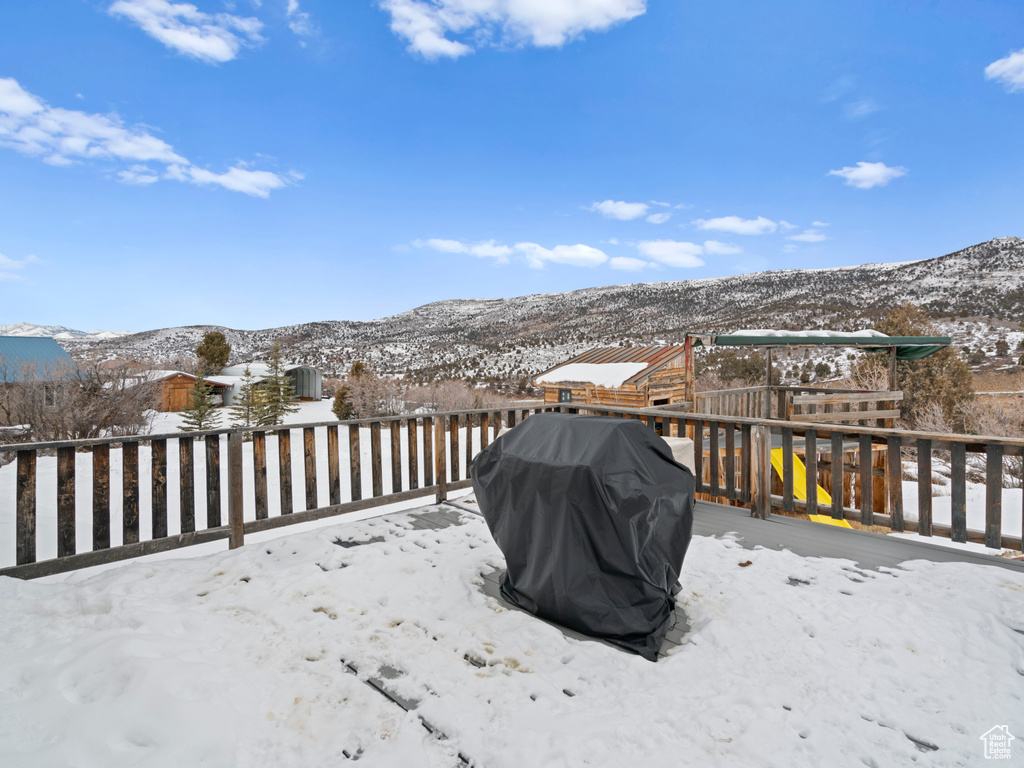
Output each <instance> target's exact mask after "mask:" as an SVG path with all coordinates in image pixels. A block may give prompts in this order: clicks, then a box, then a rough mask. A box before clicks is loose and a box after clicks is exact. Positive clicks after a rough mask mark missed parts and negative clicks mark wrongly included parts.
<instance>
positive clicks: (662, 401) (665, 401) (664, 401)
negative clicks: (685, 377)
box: [654, 397, 668, 405]
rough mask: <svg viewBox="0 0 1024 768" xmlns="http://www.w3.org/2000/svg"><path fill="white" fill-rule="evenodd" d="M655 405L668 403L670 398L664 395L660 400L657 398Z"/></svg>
mask: <svg viewBox="0 0 1024 768" xmlns="http://www.w3.org/2000/svg"><path fill="white" fill-rule="evenodd" d="M654 405H668V398H667V397H663V398H661V399H660V400H655V401H654Z"/></svg>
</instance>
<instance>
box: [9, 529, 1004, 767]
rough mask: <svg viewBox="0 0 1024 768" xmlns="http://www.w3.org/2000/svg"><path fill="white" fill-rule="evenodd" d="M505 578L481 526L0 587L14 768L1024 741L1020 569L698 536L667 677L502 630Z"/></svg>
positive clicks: (533, 760) (754, 758)
mask: <svg viewBox="0 0 1024 768" xmlns="http://www.w3.org/2000/svg"><path fill="white" fill-rule="evenodd" d="M340 542H343V543H345V544H346V545H348V546H340V545H339V543H340ZM747 561H749V564H748V565H747V566H746V567H741V565H742V564H744V563H747ZM502 566H503V561H502V557H501V554H500V552H499V551H498V549H497V547H496V546H495V545H494V543H493V542H492V540H491V538H490V535H489V533H488V531H487V528H486V526H485V524H484V522H483V520H482V519H481V518H480V517H478V516H476V515H469V514H466V515H465V516H464V518H463V521H462V524H461V525H455V526H451V527H448V528H445V529H443V530H418V529H414V528H413V527H412V526H411V525H410V524H409V521H408V519H403V518H402V517H401V516H392V517H389V518H382V519H376V520H368V521H363V522H356V523H350V524H343V523H342V524H338V525H335V526H332V527H328V528H322V529H320V530H317V531H312V532H307V533H302V534H298V535H292V536H288V537H285V538H280V539H277V540H275V541H273V542H270V543H267V544H263V545H248V546H246V547H244V548H242V549H239V550H235V551H232V552H223V553H220V554H216V555H211V556H208V557H203V558H198V559H181V560H171V561H164V562H160V563H152V562H148V563H142V562H139V563H134V564H130V565H127V566H124V567H121V568H117V569H115V570H112V571H109V572H106V573H102V574H100V575H98V576H93V577H82V576H71V577H70V578H69V579H68V580H67V581H66V582H64V583H45V584H44V583H38V582H21V581H18V580H15V579H0V611H2V612H3V616H4V621H3V622H2V624H0V763H2V764H4V765H12V766H13V765H17V766H20V767H21V768H31V767H33V766H40V767H43V766H45V767H47V768H48V767H49V766H54V765H97V766H99V765H102V766H105V767H106V768H116V767H117V766H192V765H208V766H273V767H274V768H286V767H288V766H296V767H297V768H298V767H301V768H321V767H324V768H326V767H327V766H331V767H332V768H334V767H336V766H339V765H345V764H348V762H349V760H352V759H357V758H358V759H359V760H360V765H366V766H387V767H389V768H391V767H393V766H403V768H418V767H419V766H425V767H426V766H430V767H431V768H438V767H440V766H453V767H454V766H459V765H467V764H469V765H479V766H487V767H488V768H503V767H506V768H521V767H522V766H583V765H589V766H609V767H614V768H620V767H621V766H629V765H650V766H691V765H692V766H707V765H722V766H740V765H742V766H779V765H786V766H834V767H839V766H856V767H857V768H861V767H862V766H864V765H869V766H876V767H877V768H886V767H888V766H892V767H893V768H896V767H899V768H903V767H904V766H908V765H929V766H962V765H973V764H981V763H982V746H983V745H982V742H981V741H980V740H979V739H980V737H981V735H982V734H984V733H985V732H986V731H988V730H989V729H990V728H992V727H993V725H996V724H1007V725H1008V726H1009V729H1010V731H1011V733H1015V734H1020V733H1024V720H1022V718H1021V712H1024V686H1022V685H1021V684H1020V682H1019V681H1020V680H1021V679H1022V678H1021V676H1022V675H1024V599H1022V595H1024V575H1022V574H1020V573H1018V572H1015V571H1009V570H1004V569H1001V568H995V567H989V566H981V565H968V564H963V563H929V562H923V561H918V562H912V563H907V564H906V565H905V567H904V568H903V569H896V570H888V569H883V570H882V571H881V572H878V571H865V570H861V569H859V568H857V567H855V566H854V565H853V564H852V563H850V562H848V561H843V560H832V559H815V558H801V557H799V556H797V555H794V554H792V553H790V552H787V551H773V550H766V549H756V550H753V551H751V550H747V549H742V548H740V546H739V545H738V544H737V543H736V541H734V540H733V539H732V538H730V537H725V538H702V537H696V538H695V539H694V541H693V544H692V546H691V548H690V551H689V554H688V555H687V559H686V562H685V563H684V566H683V572H682V577H681V581H682V585H683V589H682V592H680V594H679V596H678V598H677V600H678V605H679V607H680V608H681V609H682V610H683V611H684V612H685V615H686V617H687V619H688V621H689V625H690V630H689V632H688V634H687V636H686V642H685V643H684V644H683V645H682V646H681V647H680V648H679V649H678V650H677V651H676V652H675V653H674V654H673V655H671V656H669V657H667V658H665V659H663V660H661V661H659V662H658V663H657V664H653V663H650V662H648V661H645V660H643V659H641V658H639V657H637V656H632V655H629V654H626V653H625V652H622V651H619V650H616V649H614V648H612V647H610V646H607V645H604V644H601V643H597V642H591V641H578V640H573V639H570V638H567V637H566V636H565V635H563V634H562V633H561V632H560V631H559V630H558V629H557V628H555V627H553V626H551V625H549V624H547V623H545V622H542V621H539V620H537V619H535V618H533V617H531V616H528V615H527V614H525V613H523V612H521V611H514V610H508V609H507V608H505V607H504V606H503V605H502V604H501V603H499V602H498V601H497V600H495V599H494V598H491V597H488V596H487V595H486V594H484V592H483V591H482V585H483V579H482V574H484V573H487V572H490V571H491V569H493V568H500V567H502ZM372 676H378V677H383V676H386V677H388V678H389V679H388V685H389V686H390V688H391V689H392V690H393V691H394V692H395V694H397V695H398V696H400V697H402V698H403V699H404V700H406V701H410V702H414V703H416V709H415V710H414V711H412V712H408V713H407V712H405V711H403V709H402V708H400V707H399V706H398V705H397V704H395V703H394V702H393V701H391V700H389V699H387V698H385V697H384V696H382V695H381V694H380V693H379V692H378V691H376V690H374V689H373V688H371V687H370V686H369V685H367V684H366V682H365V681H366V680H367V679H368V678H369V677H372ZM421 718H422V720H421ZM424 722H426V723H429V725H430V727H431V728H432V729H433V731H434V734H443V738H442V737H441V736H438V735H432V733H430V732H428V730H427V729H425V728H424V727H423V723H424ZM1016 747H1017V745H1014V749H1016Z"/></svg>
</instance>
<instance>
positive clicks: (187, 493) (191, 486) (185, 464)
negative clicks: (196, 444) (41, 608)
mask: <svg viewBox="0 0 1024 768" xmlns="http://www.w3.org/2000/svg"><path fill="white" fill-rule="evenodd" d="M178 481H179V482H178V502H179V512H180V513H181V514H180V518H181V532H182V533H192V532H193V531H194V530H195V529H196V486H195V459H194V457H193V440H192V438H191V437H179V438H178Z"/></svg>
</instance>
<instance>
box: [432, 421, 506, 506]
mask: <svg viewBox="0 0 1024 768" xmlns="http://www.w3.org/2000/svg"><path fill="white" fill-rule="evenodd" d="M510 413H511V411H510ZM445 421H446V419H445V417H444V416H437V417H436V418H435V419H434V475H435V477H436V478H437V503H438V504H440V503H441V502H442V501H444V500H446V499H447V498H448V466H447V461H446V460H445V459H446V456H445V446H444V424H445Z"/></svg>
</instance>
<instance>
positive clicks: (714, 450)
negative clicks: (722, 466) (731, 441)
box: [708, 421, 722, 499]
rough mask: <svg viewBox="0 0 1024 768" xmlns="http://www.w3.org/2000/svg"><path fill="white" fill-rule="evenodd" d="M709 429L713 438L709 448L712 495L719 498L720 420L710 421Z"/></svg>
mask: <svg viewBox="0 0 1024 768" xmlns="http://www.w3.org/2000/svg"><path fill="white" fill-rule="evenodd" d="M708 431H709V432H710V435H709V437H710V438H711V440H710V447H709V450H708V461H709V462H710V463H711V466H710V469H711V495H712V496H713V497H714V498H715V499H717V498H718V497H719V496H721V489H720V488H719V485H718V483H719V479H718V463H719V462H720V461H721V460H722V457H721V455H720V452H719V450H718V422H717V421H712V422H710V424H709V425H708Z"/></svg>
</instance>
